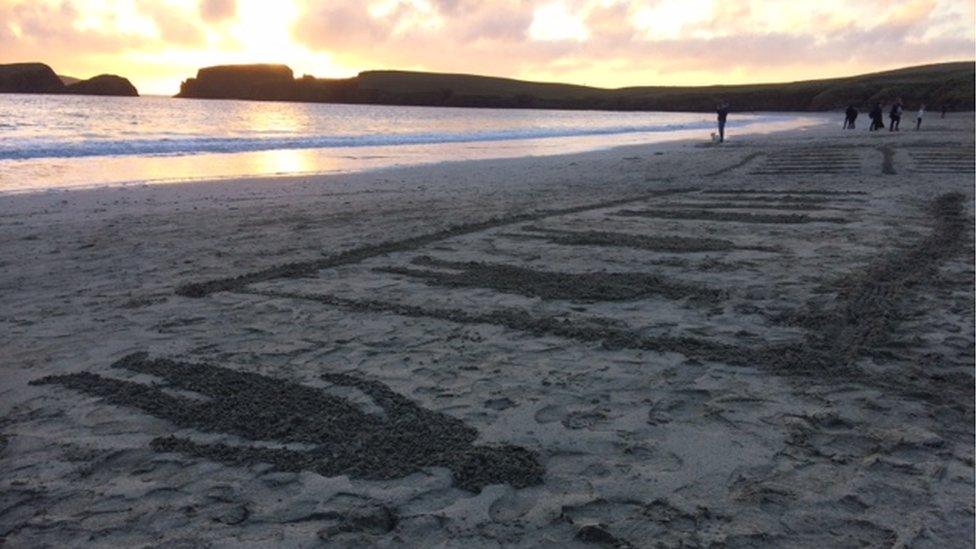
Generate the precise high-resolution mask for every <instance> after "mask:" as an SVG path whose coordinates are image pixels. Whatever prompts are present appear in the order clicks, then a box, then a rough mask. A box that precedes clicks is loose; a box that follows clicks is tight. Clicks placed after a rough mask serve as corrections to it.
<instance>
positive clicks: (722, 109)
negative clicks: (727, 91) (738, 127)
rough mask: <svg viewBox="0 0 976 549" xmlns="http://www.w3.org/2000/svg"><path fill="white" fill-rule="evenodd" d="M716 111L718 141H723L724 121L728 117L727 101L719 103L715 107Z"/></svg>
mask: <svg viewBox="0 0 976 549" xmlns="http://www.w3.org/2000/svg"><path fill="white" fill-rule="evenodd" d="M715 112H716V113H718V142H719V143H725V121H726V120H727V119H728V118H729V104H728V102H727V101H723V102H721V103H719V105H718V108H717V109H715Z"/></svg>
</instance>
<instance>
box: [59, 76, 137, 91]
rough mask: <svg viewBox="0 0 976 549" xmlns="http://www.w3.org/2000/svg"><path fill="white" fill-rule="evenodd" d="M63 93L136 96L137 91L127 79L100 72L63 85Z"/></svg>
mask: <svg viewBox="0 0 976 549" xmlns="http://www.w3.org/2000/svg"><path fill="white" fill-rule="evenodd" d="M64 93H70V94H76V95H121V96H128V97H137V96H138V95H139V92H138V91H137V90H136V87H135V86H133V85H132V82H129V80H128V79H126V78H122V77H121V76H116V75H114V74H100V75H98V76H96V77H94V78H89V79H88V80H82V81H80V82H75V83H74V84H69V85H68V86H65V88H64Z"/></svg>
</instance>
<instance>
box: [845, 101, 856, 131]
mask: <svg viewBox="0 0 976 549" xmlns="http://www.w3.org/2000/svg"><path fill="white" fill-rule="evenodd" d="M845 114H846V115H847V116H846V117H845V118H844V129H845V130H853V129H854V123H855V121H856V120H857V115H858V112H857V109H856V108H854V105H850V106H849V107H847V112H846V113H845Z"/></svg>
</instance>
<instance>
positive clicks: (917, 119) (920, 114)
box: [915, 103, 925, 131]
mask: <svg viewBox="0 0 976 549" xmlns="http://www.w3.org/2000/svg"><path fill="white" fill-rule="evenodd" d="M923 116H925V103H922V106H921V107H919V108H918V114H916V115H915V131H918V130H920V129H921V128H922V117H923Z"/></svg>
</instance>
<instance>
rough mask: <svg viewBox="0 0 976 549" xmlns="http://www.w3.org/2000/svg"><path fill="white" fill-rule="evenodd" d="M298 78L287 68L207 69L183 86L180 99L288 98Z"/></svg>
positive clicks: (222, 66)
mask: <svg viewBox="0 0 976 549" xmlns="http://www.w3.org/2000/svg"><path fill="white" fill-rule="evenodd" d="M295 85H296V82H295V78H294V74H293V73H292V70H291V69H290V68H288V67H287V66H285V65H221V66H216V67H207V68H204V69H200V70H199V71H198V72H197V77H196V78H190V79H189V80H186V81H185V82H183V83H182V84H181V85H180V93H179V95H178V96H177V97H194V98H201V99H289V98H292V97H293V96H294V95H295V90H294V88H295Z"/></svg>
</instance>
